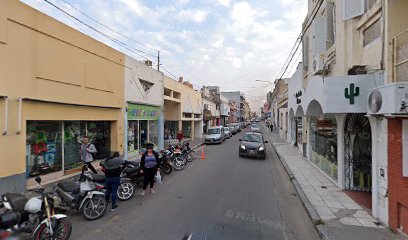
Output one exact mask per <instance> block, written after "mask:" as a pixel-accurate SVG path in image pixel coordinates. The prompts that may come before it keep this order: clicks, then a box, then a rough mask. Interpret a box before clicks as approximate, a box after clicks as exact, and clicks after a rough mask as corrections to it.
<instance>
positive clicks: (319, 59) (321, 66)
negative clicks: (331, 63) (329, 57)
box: [312, 53, 327, 75]
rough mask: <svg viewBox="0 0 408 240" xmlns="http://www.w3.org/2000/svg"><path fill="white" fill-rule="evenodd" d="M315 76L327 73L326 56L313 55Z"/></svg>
mask: <svg viewBox="0 0 408 240" xmlns="http://www.w3.org/2000/svg"><path fill="white" fill-rule="evenodd" d="M312 66H313V75H322V74H325V73H327V67H326V65H325V63H324V54H323V53H321V54H314V55H313V63H312Z"/></svg>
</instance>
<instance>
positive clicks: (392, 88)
mask: <svg viewBox="0 0 408 240" xmlns="http://www.w3.org/2000/svg"><path fill="white" fill-rule="evenodd" d="M367 112H368V114H369V115H408V83H391V84H386V85H383V86H380V87H377V88H374V89H371V90H370V91H369V93H368V111H367Z"/></svg>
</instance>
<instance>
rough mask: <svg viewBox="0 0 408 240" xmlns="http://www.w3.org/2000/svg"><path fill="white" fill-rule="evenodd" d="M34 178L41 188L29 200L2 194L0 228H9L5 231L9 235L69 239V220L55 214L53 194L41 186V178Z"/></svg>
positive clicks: (16, 195)
mask: <svg viewBox="0 0 408 240" xmlns="http://www.w3.org/2000/svg"><path fill="white" fill-rule="evenodd" d="M35 180H36V182H37V183H38V184H39V185H40V187H39V188H37V189H35V190H34V191H33V192H35V193H36V194H38V196H34V197H31V198H30V199H28V198H27V197H26V196H24V195H23V194H19V193H6V194H4V195H3V196H2V198H1V203H2V205H3V206H4V207H5V208H6V209H7V211H6V213H5V214H4V215H2V217H1V222H0V225H1V227H0V228H1V229H4V228H7V227H8V229H7V230H6V233H8V234H9V236H16V235H19V236H21V237H24V238H30V239H36V240H42V239H61V240H67V239H69V237H70V236H71V231H72V224H71V221H69V219H68V217H67V216H66V215H63V214H55V213H54V199H53V197H52V195H50V193H47V192H45V191H44V189H43V188H42V187H41V178H40V177H37V178H36V179H35ZM3 232H5V231H3ZM0 239H2V238H1V237H0Z"/></svg>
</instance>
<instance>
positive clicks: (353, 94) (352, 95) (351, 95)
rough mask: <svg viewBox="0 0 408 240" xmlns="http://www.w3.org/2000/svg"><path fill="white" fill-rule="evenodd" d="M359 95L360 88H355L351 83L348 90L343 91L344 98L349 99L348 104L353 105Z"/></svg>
mask: <svg viewBox="0 0 408 240" xmlns="http://www.w3.org/2000/svg"><path fill="white" fill-rule="evenodd" d="M349 89H350V91H349ZM359 95H360V88H359V87H355V86H354V83H351V84H350V87H349V88H345V89H344V96H345V97H346V98H348V99H350V104H354V98H355V97H358V96H359Z"/></svg>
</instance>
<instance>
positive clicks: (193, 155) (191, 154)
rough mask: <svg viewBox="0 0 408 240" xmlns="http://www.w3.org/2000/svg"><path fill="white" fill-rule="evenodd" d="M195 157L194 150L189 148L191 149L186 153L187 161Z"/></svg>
mask: <svg viewBox="0 0 408 240" xmlns="http://www.w3.org/2000/svg"><path fill="white" fill-rule="evenodd" d="M196 158H197V153H196V152H195V151H194V150H191V151H190V152H189V153H188V157H187V160H188V161H189V162H192V161H194V160H195V159H196Z"/></svg>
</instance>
